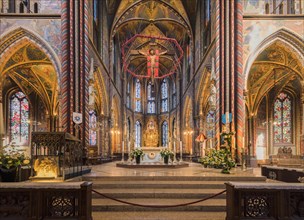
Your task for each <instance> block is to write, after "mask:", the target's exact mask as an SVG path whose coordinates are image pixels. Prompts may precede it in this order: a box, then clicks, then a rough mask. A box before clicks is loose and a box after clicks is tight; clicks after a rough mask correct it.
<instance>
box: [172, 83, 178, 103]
mask: <svg viewBox="0 0 304 220" xmlns="http://www.w3.org/2000/svg"><path fill="white" fill-rule="evenodd" d="M176 105H177V96H176V85H175V82H173V83H172V108H176Z"/></svg>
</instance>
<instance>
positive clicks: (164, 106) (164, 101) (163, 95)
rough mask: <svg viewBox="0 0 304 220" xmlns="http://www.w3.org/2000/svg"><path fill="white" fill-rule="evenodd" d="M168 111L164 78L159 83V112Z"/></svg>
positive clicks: (166, 83)
mask: <svg viewBox="0 0 304 220" xmlns="http://www.w3.org/2000/svg"><path fill="white" fill-rule="evenodd" d="M167 111H168V82H167V79H164V80H163V81H162V84H161V112H167Z"/></svg>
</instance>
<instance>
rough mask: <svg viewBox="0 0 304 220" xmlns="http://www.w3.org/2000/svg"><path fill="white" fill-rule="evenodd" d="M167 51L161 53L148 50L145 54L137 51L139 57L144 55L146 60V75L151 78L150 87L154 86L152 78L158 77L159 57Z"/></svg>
mask: <svg viewBox="0 0 304 220" xmlns="http://www.w3.org/2000/svg"><path fill="white" fill-rule="evenodd" d="M167 52H168V51H167V50H165V51H162V52H160V51H159V50H154V49H150V50H149V51H148V53H147V52H145V51H141V50H138V53H140V54H141V55H144V56H145V57H146V58H147V74H148V76H149V77H151V82H152V85H153V84H154V77H158V72H159V69H158V68H159V57H160V56H161V55H163V54H165V53H167Z"/></svg>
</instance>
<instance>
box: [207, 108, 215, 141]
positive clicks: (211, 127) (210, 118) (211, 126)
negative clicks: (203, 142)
mask: <svg viewBox="0 0 304 220" xmlns="http://www.w3.org/2000/svg"><path fill="white" fill-rule="evenodd" d="M206 126H207V129H206V130H207V138H213V137H214V135H215V111H212V110H210V111H209V112H208V113H207V118H206Z"/></svg>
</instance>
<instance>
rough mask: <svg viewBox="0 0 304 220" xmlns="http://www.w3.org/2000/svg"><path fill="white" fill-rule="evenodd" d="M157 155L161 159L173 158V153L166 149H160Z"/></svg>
mask: <svg viewBox="0 0 304 220" xmlns="http://www.w3.org/2000/svg"><path fill="white" fill-rule="evenodd" d="M159 153H160V156H161V157H162V158H164V157H165V156H168V157H173V156H174V153H173V151H171V150H169V149H168V148H165V149H162V150H161V151H160V152H159Z"/></svg>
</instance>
